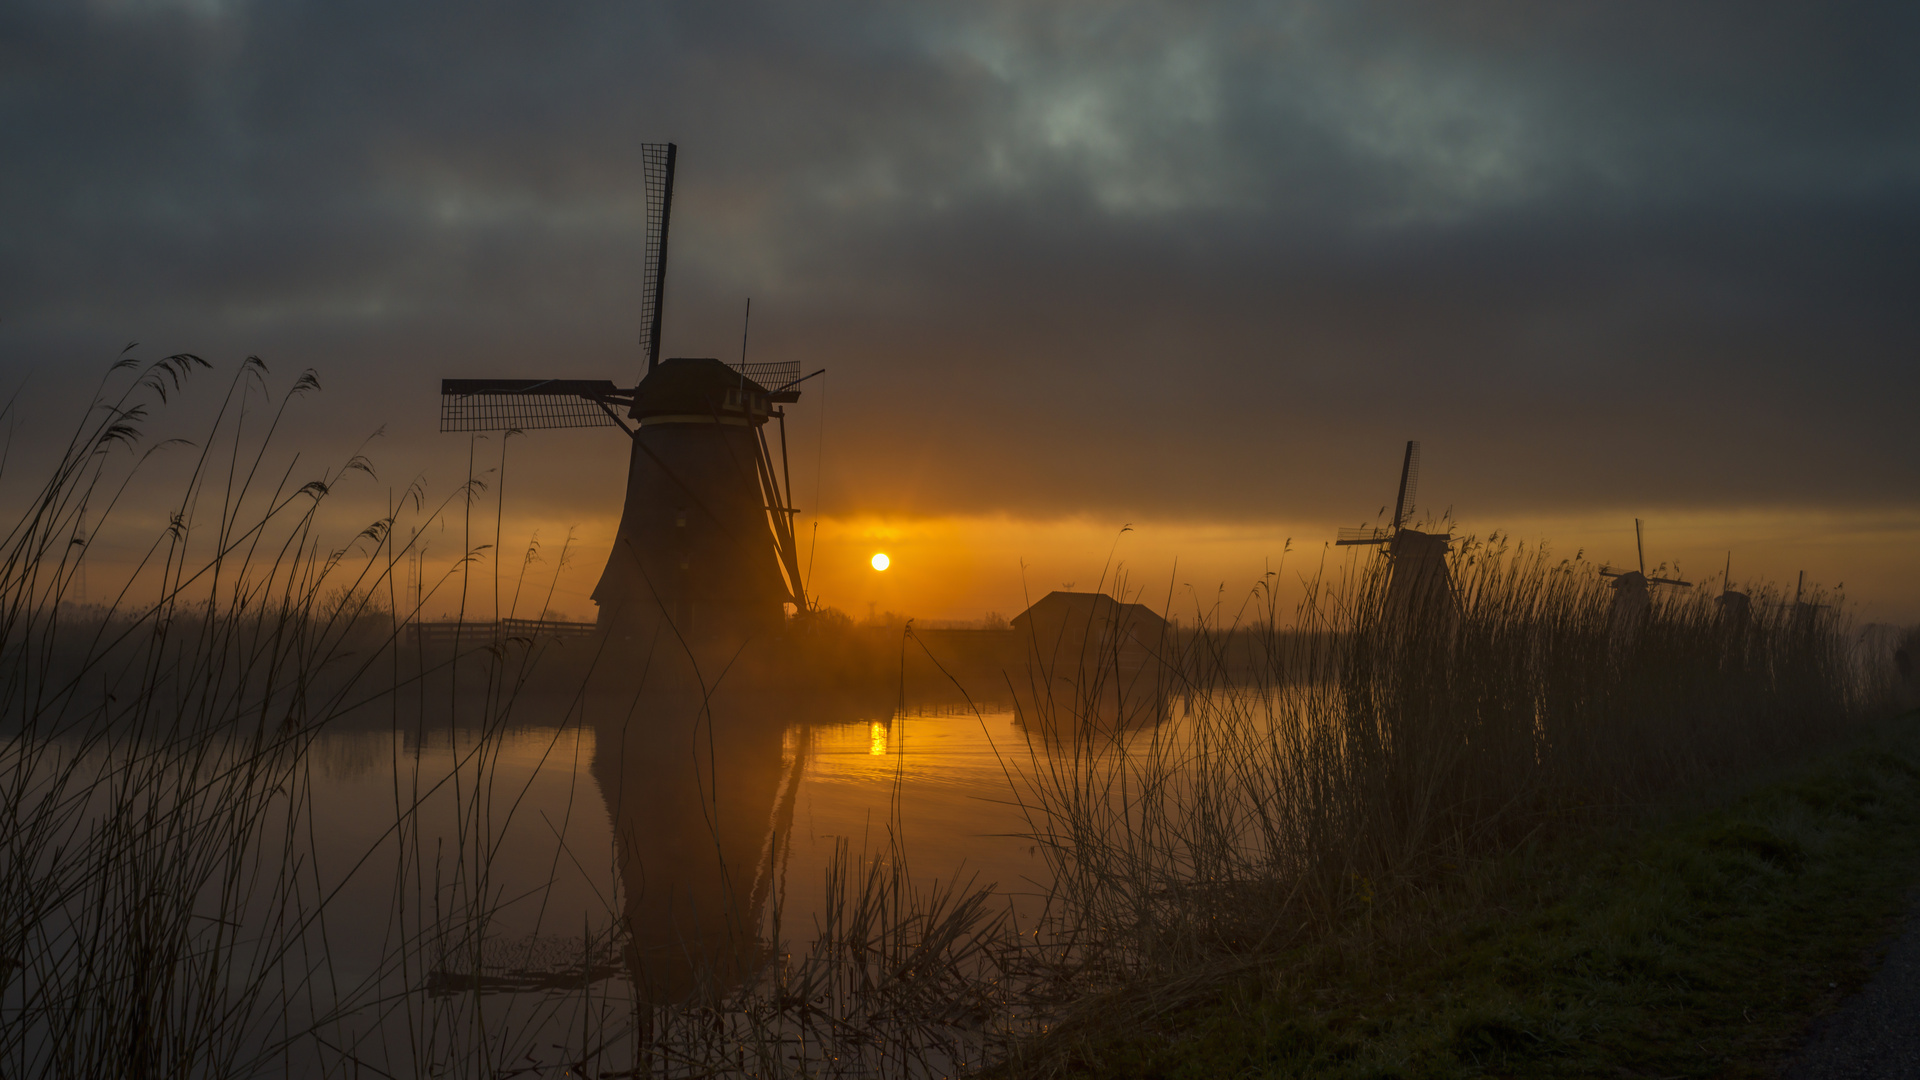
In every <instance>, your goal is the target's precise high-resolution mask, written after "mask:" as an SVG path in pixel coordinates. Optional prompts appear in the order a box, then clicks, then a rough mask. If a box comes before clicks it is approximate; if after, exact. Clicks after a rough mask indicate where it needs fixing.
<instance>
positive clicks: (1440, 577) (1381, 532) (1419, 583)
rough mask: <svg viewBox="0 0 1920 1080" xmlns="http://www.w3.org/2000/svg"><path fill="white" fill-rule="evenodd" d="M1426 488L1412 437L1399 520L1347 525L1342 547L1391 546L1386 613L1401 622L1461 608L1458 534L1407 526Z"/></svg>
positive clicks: (1396, 513)
mask: <svg viewBox="0 0 1920 1080" xmlns="http://www.w3.org/2000/svg"><path fill="white" fill-rule="evenodd" d="M1419 486H1420V444H1419V443H1417V442H1412V441H1409V442H1408V443H1407V450H1406V454H1405V456H1404V457H1402V458H1401V461H1400V493H1399V495H1398V496H1396V497H1395V499H1394V504H1393V524H1392V525H1391V526H1388V527H1385V528H1383V527H1381V526H1378V525H1374V526H1366V527H1362V528H1358V529H1341V530H1340V535H1339V538H1338V539H1336V540H1335V541H1334V544H1335V545H1336V546H1340V547H1346V546H1350V545H1355V544H1380V545H1385V549H1386V552H1387V556H1388V557H1389V558H1390V559H1392V560H1393V563H1392V565H1391V567H1390V568H1389V570H1388V577H1387V597H1386V605H1385V611H1386V613H1387V615H1388V616H1389V617H1391V618H1393V619H1396V620H1404V619H1407V618H1410V617H1425V616H1429V615H1430V614H1431V613H1434V612H1442V611H1444V612H1448V613H1451V612H1452V611H1453V610H1454V608H1455V603H1454V596H1453V580H1452V578H1451V576H1450V575H1449V574H1448V572H1447V548H1448V546H1449V545H1450V544H1452V543H1453V537H1452V536H1450V535H1448V534H1446V533H1427V532H1421V531H1419V530H1417V529H1410V528H1408V527H1407V524H1406V523H1407V520H1408V519H1409V518H1411V517H1412V516H1413V500H1414V493H1415V490H1416V489H1417V488H1418V487H1419Z"/></svg>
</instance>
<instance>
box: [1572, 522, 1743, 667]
mask: <svg viewBox="0 0 1920 1080" xmlns="http://www.w3.org/2000/svg"><path fill="white" fill-rule="evenodd" d="M1633 546H1634V552H1635V554H1636V555H1637V556H1638V557H1639V560H1640V568H1639V569H1638V570H1615V569H1613V568H1612V567H1610V566H1607V565H1604V564H1603V565H1602V566H1601V567H1600V576H1601V577H1604V578H1612V579H1613V605H1612V609H1611V611H1610V612H1609V614H1608V621H1609V622H1610V623H1611V627H1612V631H1613V633H1614V635H1615V637H1616V638H1618V637H1619V636H1620V635H1623V634H1630V633H1632V632H1634V631H1636V630H1638V629H1639V627H1640V625H1641V624H1642V623H1643V622H1644V621H1645V620H1646V617H1647V612H1648V611H1649V610H1651V609H1652V607H1653V596H1652V594H1651V593H1650V592H1649V591H1648V588H1647V586H1649V585H1668V586H1672V587H1674V588H1680V589H1691V588H1693V582H1691V581H1682V580H1680V579H1679V578H1664V577H1649V576H1647V541H1646V532H1645V529H1644V528H1643V526H1642V525H1641V523H1640V519H1639V518H1634V519H1633ZM1664 565H1665V564H1664V563H1663V564H1662V566H1663V567H1664ZM1728 565H1729V566H1731V565H1732V556H1731V555H1729V556H1728Z"/></svg>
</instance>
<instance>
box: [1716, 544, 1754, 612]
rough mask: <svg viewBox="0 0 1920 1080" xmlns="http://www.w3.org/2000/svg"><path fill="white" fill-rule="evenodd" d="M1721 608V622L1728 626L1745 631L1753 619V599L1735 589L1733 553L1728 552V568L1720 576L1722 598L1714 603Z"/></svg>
mask: <svg viewBox="0 0 1920 1080" xmlns="http://www.w3.org/2000/svg"><path fill="white" fill-rule="evenodd" d="M1714 603H1715V604H1716V605H1718V606H1719V608H1720V620H1721V622H1723V623H1725V624H1726V625H1727V626H1730V627H1734V628H1737V629H1744V628H1745V627H1746V625H1747V622H1748V620H1750V619H1751V618H1752V617H1753V598H1752V597H1750V596H1748V595H1747V594H1746V593H1743V592H1739V591H1737V590H1735V589H1734V587H1733V552H1731V551H1729V552H1727V568H1726V571H1725V572H1724V573H1722V574H1721V575H1720V596H1719V598H1718V599H1716V600H1715V601H1714Z"/></svg>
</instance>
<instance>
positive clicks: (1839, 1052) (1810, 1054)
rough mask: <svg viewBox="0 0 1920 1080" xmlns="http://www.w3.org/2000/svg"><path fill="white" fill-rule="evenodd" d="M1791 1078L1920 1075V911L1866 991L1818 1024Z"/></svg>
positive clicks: (1869, 1079)
mask: <svg viewBox="0 0 1920 1080" xmlns="http://www.w3.org/2000/svg"><path fill="white" fill-rule="evenodd" d="M1785 1076H1786V1078H1787V1080H1854V1078H1856V1077H1858V1078H1860V1080H1883V1078H1891V1077H1920V910H1916V911H1915V912H1914V913H1913V914H1911V915H1909V916H1908V918H1907V922H1906V925H1905V926H1904V927H1903V928H1902V929H1901V931H1900V935H1899V937H1898V938H1896V939H1895V940H1894V943H1893V945H1892V947H1891V948H1889V949H1888V950H1887V956H1886V959H1885V961H1883V962H1882V963H1881V965H1880V970H1879V971H1878V972H1876V973H1875V974H1874V976H1873V980H1872V981H1871V982H1869V983H1868V984H1867V985H1866V987H1865V989H1863V990H1861V991H1860V992H1859V993H1858V994H1855V995H1854V996H1853V998H1852V1000H1850V1001H1848V1002H1847V1003H1846V1004H1845V1005H1844V1006H1842V1007H1841V1009H1840V1011H1839V1012H1837V1013H1834V1014H1833V1015H1832V1016H1829V1017H1827V1018H1826V1019H1824V1020H1822V1021H1820V1023H1819V1024H1817V1025H1815V1027H1814V1029H1813V1033H1812V1035H1811V1037H1810V1038H1809V1039H1808V1041H1807V1044H1806V1045H1805V1046H1803V1047H1801V1049H1800V1053H1799V1054H1798V1055H1797V1056H1795V1057H1794V1059H1793V1061H1792V1062H1791V1064H1789V1065H1788V1066H1787V1070H1786V1073H1785Z"/></svg>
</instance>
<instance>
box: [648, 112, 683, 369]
mask: <svg viewBox="0 0 1920 1080" xmlns="http://www.w3.org/2000/svg"><path fill="white" fill-rule="evenodd" d="M678 153H679V148H678V147H677V146H675V145H674V144H673V143H642V144H640V161H641V164H642V166H643V167H644V169H645V171H646V186H647V252H646V257H647V267H646V271H645V276H644V277H643V278H642V280H641V286H640V347H641V348H643V349H645V350H647V371H649V372H651V371H652V370H653V369H654V366H655V365H656V364H658V363H659V362H660V302H661V300H662V298H664V297H665V295H666V289H667V225H668V224H669V223H670V222H671V220H672V218H673V165H674V159H675V157H676V156H678Z"/></svg>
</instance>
